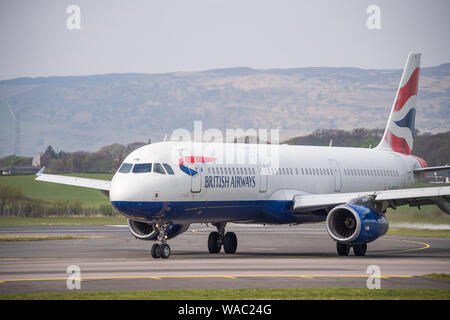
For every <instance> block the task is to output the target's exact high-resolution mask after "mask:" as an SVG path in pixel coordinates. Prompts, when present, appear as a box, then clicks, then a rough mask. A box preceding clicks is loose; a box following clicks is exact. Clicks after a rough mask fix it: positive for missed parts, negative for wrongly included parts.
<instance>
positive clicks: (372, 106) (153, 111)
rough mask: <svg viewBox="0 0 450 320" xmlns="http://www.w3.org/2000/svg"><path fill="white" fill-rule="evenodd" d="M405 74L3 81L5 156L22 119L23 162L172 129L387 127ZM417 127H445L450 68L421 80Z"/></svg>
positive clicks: (214, 73)
mask: <svg viewBox="0 0 450 320" xmlns="http://www.w3.org/2000/svg"><path fill="white" fill-rule="evenodd" d="M401 73H402V70H400V69H398V70H363V69H356V68H326V67H320V68H295V69H270V70H255V69H250V68H231V69H218V70H209V71H203V72H175V73H168V74H106V75H93V76H77V77H47V78H19V79H13V80H5V81H0V100H2V102H0V103H1V104H2V107H1V108H0V128H1V135H0V157H1V156H5V155H7V154H11V153H13V150H14V140H15V137H14V133H15V122H14V121H12V117H11V115H10V113H9V110H8V108H7V105H6V103H5V102H4V101H8V102H9V103H10V105H11V106H12V108H13V109H14V110H15V113H17V114H18V115H20V122H21V123H20V126H21V151H22V152H21V155H26V156H31V155H34V154H35V153H36V152H38V151H42V150H43V149H45V147H46V146H48V145H52V146H53V147H54V148H55V150H56V151H60V150H65V151H70V152H73V151H76V150H86V151H90V152H93V151H95V150H98V149H99V148H101V147H102V146H104V145H108V144H111V143H113V142H118V143H120V144H122V145H125V144H128V143H130V142H132V141H147V140H148V139H149V138H152V140H153V141H158V140H162V137H163V136H164V134H165V133H167V134H169V135H170V133H171V132H172V131H173V130H174V129H176V128H186V129H188V130H191V129H192V127H193V121H194V120H202V121H203V129H204V130H206V129H208V128H218V129H220V130H223V129H224V128H231V129H233V128H243V129H248V128H265V129H270V128H280V129H281V131H280V133H281V140H285V139H288V138H289V137H292V136H298V135H306V134H308V133H310V132H312V131H313V130H315V129H316V128H324V129H335V128H339V129H343V130H352V129H354V128H360V127H365V128H382V127H384V126H385V123H386V119H387V117H388V114H389V110H390V108H391V106H392V102H393V100H394V96H395V91H396V89H397V86H398V83H399V81H400V77H401ZM419 104H420V108H418V110H417V117H416V119H417V124H416V127H417V128H419V129H420V130H421V131H424V132H425V131H426V132H433V133H436V132H442V131H447V130H448V129H449V126H448V123H449V115H450V112H449V111H450V110H449V108H450V64H444V65H441V66H437V67H430V68H423V69H422V70H421V73H420V88H419Z"/></svg>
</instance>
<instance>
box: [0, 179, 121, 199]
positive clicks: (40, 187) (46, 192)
mask: <svg viewBox="0 0 450 320" xmlns="http://www.w3.org/2000/svg"><path fill="white" fill-rule="evenodd" d="M70 176H75V177H83V178H91V179H103V180H111V179H112V174H70ZM35 178H36V176H34V175H28V176H0V184H4V185H10V186H15V187H20V188H21V189H22V191H23V193H24V195H25V196H27V197H29V198H34V199H42V200H49V201H59V200H69V201H73V200H80V201H81V202H82V203H83V204H84V205H86V206H92V207H99V206H100V205H104V204H109V199H108V197H106V196H105V195H104V194H103V193H101V192H100V191H98V190H93V189H87V188H81V187H74V186H67V185H62V184H56V183H50V182H40V181H35V180H34V179H35Z"/></svg>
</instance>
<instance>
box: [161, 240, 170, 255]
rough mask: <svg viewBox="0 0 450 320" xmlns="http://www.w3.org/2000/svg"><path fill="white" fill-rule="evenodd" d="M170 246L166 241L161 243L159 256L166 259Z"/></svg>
mask: <svg viewBox="0 0 450 320" xmlns="http://www.w3.org/2000/svg"><path fill="white" fill-rule="evenodd" d="M170 251H171V250H170V246H169V245H168V244H167V243H163V244H162V245H161V258H163V259H167V258H168V257H170Z"/></svg>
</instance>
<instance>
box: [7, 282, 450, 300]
mask: <svg viewBox="0 0 450 320" xmlns="http://www.w3.org/2000/svg"><path fill="white" fill-rule="evenodd" d="M81 286H82V287H83V284H81ZM0 299H2V300H12V299H14V300H36V299H37V300H48V299H52V300H55V299H56V300H127V299H133V300H247V299H249V300H260V299H261V300H449V299H450V290H442V289H378V290H375V289H374V290H369V289H366V288H312V289H309V288H308V289H305V288H294V289H190V290H142V291H115V292H102V291H92V292H86V291H85V292H83V291H77V292H44V293H31V294H4V295H0Z"/></svg>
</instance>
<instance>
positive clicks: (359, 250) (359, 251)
mask: <svg viewBox="0 0 450 320" xmlns="http://www.w3.org/2000/svg"><path fill="white" fill-rule="evenodd" d="M366 251H367V243H362V244H355V245H353V253H354V254H355V256H359V257H362V256H365V255H366Z"/></svg>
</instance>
